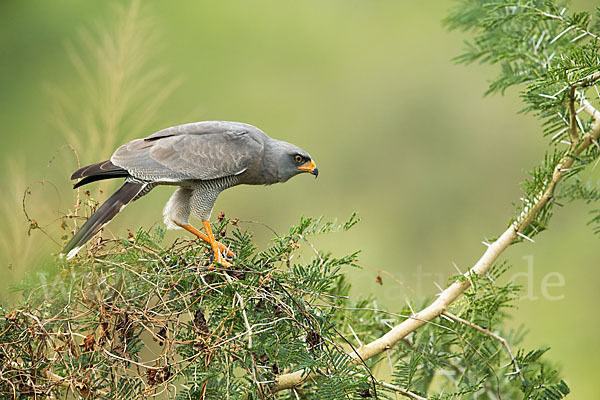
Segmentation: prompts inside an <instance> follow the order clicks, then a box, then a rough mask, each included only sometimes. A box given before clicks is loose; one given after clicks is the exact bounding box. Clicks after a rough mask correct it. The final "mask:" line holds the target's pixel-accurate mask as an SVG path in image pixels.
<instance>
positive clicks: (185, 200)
mask: <svg viewBox="0 0 600 400" xmlns="http://www.w3.org/2000/svg"><path fill="white" fill-rule="evenodd" d="M306 172H307V173H310V174H313V175H314V176H315V177H316V176H317V175H318V173H319V170H318V169H317V166H316V164H315V162H314V161H313V160H312V158H311V157H310V155H309V154H308V153H307V152H305V151H304V150H302V149H301V148H299V147H297V146H295V145H293V144H291V143H287V142H284V141H281V140H276V139H272V138H270V137H269V136H267V135H266V134H265V133H264V132H263V131H261V130H260V129H258V128H256V127H254V126H252V125H248V124H244V123H241V122H227V121H205V122H194V123H189V124H184V125H179V126H174V127H171V128H167V129H163V130H161V131H158V132H156V133H154V134H152V135H150V136H148V137H147V138H144V139H135V140H132V141H131V142H129V143H125V144H124V145H122V146H121V147H119V148H118V149H117V150H116V151H115V152H114V154H113V155H112V157H111V158H110V160H106V161H102V162H99V163H97V164H92V165H88V166H85V167H83V168H80V169H78V170H77V171H75V172H74V173H73V175H71V179H79V181H78V182H76V183H75V184H74V185H73V188H77V187H80V186H82V185H85V184H87V183H90V182H95V181H98V180H102V179H112V178H125V182H124V183H123V186H121V187H120V188H119V189H118V190H117V191H116V192H115V193H114V194H113V195H112V196H111V197H110V198H109V199H108V200H106V202H105V203H104V204H102V206H100V208H98V210H97V211H96V212H95V213H94V214H93V215H92V216H91V217H90V218H89V219H88V220H87V222H86V223H85V224H84V225H83V226H82V227H81V228H80V229H79V230H78V231H77V233H76V234H75V236H73V238H72V239H71V241H69V243H67V245H66V246H65V248H64V249H63V251H62V253H61V256H62V255H64V254H66V255H67V259H70V258H72V257H73V256H75V254H77V252H78V251H79V250H80V249H81V247H82V246H83V245H84V244H85V243H86V242H87V241H88V240H90V239H91V238H92V237H93V236H94V235H95V234H96V233H97V232H98V231H99V230H100V229H102V227H104V226H105V225H106V224H107V223H108V222H109V221H110V220H111V219H112V218H114V216H115V215H117V214H118V213H119V211H121V210H122V209H123V207H125V206H126V205H127V204H128V203H130V202H132V201H135V200H137V199H139V198H140V197H142V196H144V195H145V194H147V193H148V192H150V190H152V189H153V188H154V187H155V186H157V185H172V186H177V189H176V190H175V192H174V193H173V195H172V196H171V198H170V199H169V201H168V202H167V204H166V206H165V208H164V210H163V214H164V221H165V224H166V225H167V228H168V229H178V228H184V229H186V230H187V231H189V232H191V233H193V234H194V235H196V236H197V237H199V238H200V239H202V240H204V241H206V242H208V243H209V244H210V246H211V248H212V250H213V252H214V255H215V261H216V262H217V263H220V264H223V265H229V264H228V263H227V261H226V260H225V257H224V256H223V255H222V254H221V252H222V251H223V252H225V254H226V255H227V256H232V257H234V256H235V255H234V254H233V253H232V252H231V251H230V250H229V249H228V248H227V247H226V246H224V245H223V244H221V243H219V242H217V241H216V240H215V237H214V235H213V233H212V230H211V228H210V222H209V219H210V214H211V212H212V209H213V206H214V204H215V201H216V200H217V196H218V195H219V193H221V192H222V191H223V190H225V189H227V188H230V187H232V186H236V185H240V184H247V185H271V184H273V183H277V182H285V181H287V180H288V179H290V178H291V177H293V176H295V175H298V174H300V173H306ZM190 215H194V216H196V217H198V218H200V220H201V221H202V225H203V226H204V229H205V231H206V234H203V233H202V232H200V231H199V230H198V229H196V228H194V227H193V226H192V225H190V222H189V218H190Z"/></svg>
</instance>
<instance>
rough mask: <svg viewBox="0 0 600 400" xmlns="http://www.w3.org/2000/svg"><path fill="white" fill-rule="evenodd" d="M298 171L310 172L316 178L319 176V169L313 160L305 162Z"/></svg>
mask: <svg viewBox="0 0 600 400" xmlns="http://www.w3.org/2000/svg"><path fill="white" fill-rule="evenodd" d="M298 169H299V170H300V171H302V172H309V173H311V174H313V175H314V176H315V178H316V177H317V176H319V169H318V168H317V164H315V162H314V161H313V160H310V161H307V162H305V163H304V164H302V165H301V166H299V167H298Z"/></svg>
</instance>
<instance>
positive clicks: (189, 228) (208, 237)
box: [173, 221, 235, 260]
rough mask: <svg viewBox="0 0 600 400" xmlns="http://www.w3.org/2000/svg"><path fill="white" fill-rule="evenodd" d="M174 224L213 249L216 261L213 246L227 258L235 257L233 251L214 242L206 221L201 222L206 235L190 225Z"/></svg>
mask: <svg viewBox="0 0 600 400" xmlns="http://www.w3.org/2000/svg"><path fill="white" fill-rule="evenodd" d="M173 222H175V221H173ZM175 224H177V225H179V226H180V227H182V228H183V229H185V230H186V231H188V232H191V233H193V234H194V235H196V236H197V237H198V239H201V240H203V241H205V242H206V243H208V244H210V246H211V247H212V248H213V251H214V252H215V260H216V259H218V257H216V255H217V251H216V250H214V246H215V245H216V246H217V247H218V249H219V250H220V251H223V252H225V253H226V256H227V257H231V258H234V257H235V253H234V252H233V251H231V250H230V249H229V247H227V246H225V245H224V244H223V243H220V242H217V241H216V239H215V237H214V235H213V233H212V230H211V228H210V223H209V222H208V221H202V225H204V229H206V232H207V235H205V234H204V233H202V232H200V231H199V230H198V229H196V228H195V227H193V226H192V225H190V224H186V225H184V224H180V223H178V222H175Z"/></svg>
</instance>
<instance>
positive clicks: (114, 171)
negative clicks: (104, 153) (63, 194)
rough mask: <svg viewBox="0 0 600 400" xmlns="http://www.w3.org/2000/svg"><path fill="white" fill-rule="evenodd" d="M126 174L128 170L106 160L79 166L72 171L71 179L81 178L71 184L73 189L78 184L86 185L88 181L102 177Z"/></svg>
mask: <svg viewBox="0 0 600 400" xmlns="http://www.w3.org/2000/svg"><path fill="white" fill-rule="evenodd" d="M128 176H129V172H127V170H125V169H123V168H121V167H117V166H116V165H115V164H113V163H112V162H111V161H110V160H106V161H102V162H99V163H97V164H91V165H86V166H85V167H82V168H79V169H78V170H77V171H75V172H73V174H72V175H71V179H80V178H81V180H80V181H78V182H77V183H75V184H74V185H73V189H75V188H78V187H79V186H83V185H86V184H88V183H90V182H95V181H100V180H102V179H112V178H127V177H128Z"/></svg>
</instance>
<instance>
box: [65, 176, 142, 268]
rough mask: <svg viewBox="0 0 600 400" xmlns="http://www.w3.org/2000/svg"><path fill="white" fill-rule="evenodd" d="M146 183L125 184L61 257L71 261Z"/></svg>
mask: <svg viewBox="0 0 600 400" xmlns="http://www.w3.org/2000/svg"><path fill="white" fill-rule="evenodd" d="M146 185H147V184H146V183H140V182H125V183H124V184H123V186H121V187H120V188H119V190H117V191H116V192H115V193H114V194H113V195H112V196H110V197H109V199H108V200H106V201H105V202H104V204H102V205H101V206H100V208H99V209H98V210H97V211H96V212H95V213H94V214H93V215H92V216H91V217H90V219H88V220H87V221H86V223H85V224H83V226H82V227H81V228H79V230H78V231H77V233H75V236H73V239H71V241H70V242H69V243H67V245H66V246H65V248H64V249H63V250H62V252H61V254H60V256H61V257H63V256H64V255H65V254H66V255H67V260H68V259H71V258H73V257H74V256H75V254H77V252H78V251H79V250H80V249H81V248H82V247H83V245H84V244H85V243H86V242H87V241H88V240H90V239H91V238H92V236H94V235H95V234H96V233H97V232H98V231H99V230H100V229H102V228H103V227H104V225H106V224H107V223H108V222H109V221H110V220H111V219H113V218H114V217H115V215H117V214H118V213H119V211H121V210H122V209H123V208H124V207H125V206H126V205H127V204H128V203H129V202H130V201H131V200H133V199H134V198H135V197H136V196H137V195H138V193H140V192H141V191H142V190H143V189H144V187H145V186H146Z"/></svg>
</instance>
